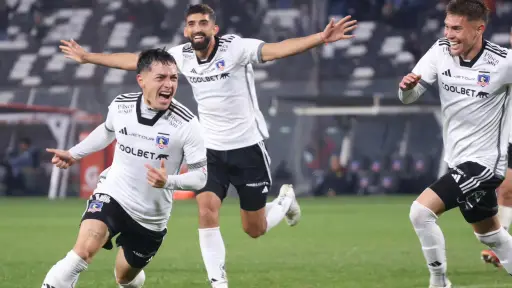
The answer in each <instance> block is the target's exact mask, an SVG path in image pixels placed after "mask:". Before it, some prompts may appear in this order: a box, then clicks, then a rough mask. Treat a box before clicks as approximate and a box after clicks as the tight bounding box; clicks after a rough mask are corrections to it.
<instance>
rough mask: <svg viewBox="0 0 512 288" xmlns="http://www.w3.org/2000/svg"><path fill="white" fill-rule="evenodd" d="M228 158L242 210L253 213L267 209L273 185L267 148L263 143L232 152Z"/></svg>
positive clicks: (230, 174)
mask: <svg viewBox="0 0 512 288" xmlns="http://www.w3.org/2000/svg"><path fill="white" fill-rule="evenodd" d="M228 157H229V159H228V161H229V165H230V166H229V168H230V170H229V172H230V173H229V176H230V182H231V183H232V184H233V185H234V186H235V188H236V190H237V192H238V196H239V199H240V208H241V209H242V210H244V211H251V212H256V211H259V210H261V209H262V208H264V207H265V204H266V202H267V195H268V191H269V190H270V185H271V184H272V179H271V176H270V157H269V156H268V153H267V151H266V149H265V146H264V145H263V143H258V144H255V145H252V146H249V147H245V148H241V149H237V150H231V151H230V154H228ZM252 214H254V215H259V214H260V213H252ZM252 214H251V215H252Z"/></svg>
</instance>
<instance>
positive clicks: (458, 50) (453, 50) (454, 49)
mask: <svg viewBox="0 0 512 288" xmlns="http://www.w3.org/2000/svg"><path fill="white" fill-rule="evenodd" d="M462 51H464V49H463V46H462V44H457V45H454V46H450V54H452V56H460V55H461V54H462Z"/></svg>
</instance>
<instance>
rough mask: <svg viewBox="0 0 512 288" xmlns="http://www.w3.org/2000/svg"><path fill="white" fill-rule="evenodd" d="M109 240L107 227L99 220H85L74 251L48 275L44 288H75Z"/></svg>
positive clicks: (44, 281)
mask: <svg viewBox="0 0 512 288" xmlns="http://www.w3.org/2000/svg"><path fill="white" fill-rule="evenodd" d="M107 239H108V228H107V226H106V225H105V224H104V223H103V222H101V221H98V220H92V219H89V220H84V221H83V222H82V224H81V226H80V232H79V233H78V239H77V241H76V244H75V247H74V248H73V250H71V251H69V252H68V253H67V255H66V257H64V259H62V260H60V261H59V262H57V263H56V264H55V265H54V266H53V267H52V268H51V269H50V271H49V272H48V274H46V277H45V279H44V280H43V286H42V287H48V286H50V287H51V286H53V287H56V288H60V287H63V288H68V287H75V285H76V282H77V281H78V277H79V275H80V273H81V272H82V271H84V270H85V269H87V265H88V263H90V262H91V261H92V258H93V257H94V255H95V254H96V253H97V252H98V251H99V250H100V249H101V247H102V246H103V245H104V244H105V243H106V241H107Z"/></svg>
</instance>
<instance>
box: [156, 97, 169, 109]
mask: <svg viewBox="0 0 512 288" xmlns="http://www.w3.org/2000/svg"><path fill="white" fill-rule="evenodd" d="M171 101H172V97H164V96H157V98H156V103H155V104H156V105H157V106H158V107H155V108H157V109H158V110H165V109H168V108H169V105H171Z"/></svg>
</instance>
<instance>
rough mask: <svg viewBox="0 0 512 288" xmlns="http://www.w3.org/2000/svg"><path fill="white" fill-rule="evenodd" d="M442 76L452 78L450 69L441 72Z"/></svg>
mask: <svg viewBox="0 0 512 288" xmlns="http://www.w3.org/2000/svg"><path fill="white" fill-rule="evenodd" d="M443 75H444V76H448V77H452V72H450V69H448V70H446V71H444V72H443Z"/></svg>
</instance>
